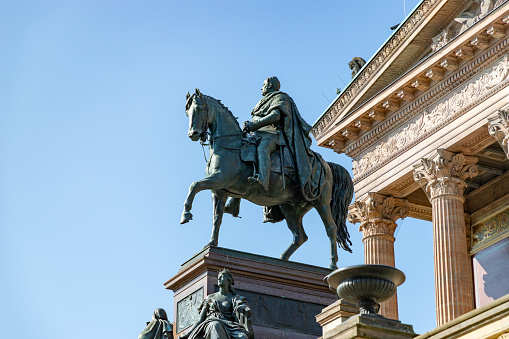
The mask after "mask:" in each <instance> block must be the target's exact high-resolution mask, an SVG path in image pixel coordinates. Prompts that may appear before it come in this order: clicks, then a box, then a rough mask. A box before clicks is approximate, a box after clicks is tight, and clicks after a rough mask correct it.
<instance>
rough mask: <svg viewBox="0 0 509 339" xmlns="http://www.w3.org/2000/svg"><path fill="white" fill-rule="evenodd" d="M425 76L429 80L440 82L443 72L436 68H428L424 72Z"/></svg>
mask: <svg viewBox="0 0 509 339" xmlns="http://www.w3.org/2000/svg"><path fill="white" fill-rule="evenodd" d="M425 75H426V77H427V78H429V79H431V80H435V81H440V80H442V79H443V78H444V71H442V70H440V69H438V68H430V69H428V70H427V71H426V73H425Z"/></svg>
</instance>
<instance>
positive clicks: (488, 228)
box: [473, 208, 509, 246]
mask: <svg viewBox="0 0 509 339" xmlns="http://www.w3.org/2000/svg"><path fill="white" fill-rule="evenodd" d="M506 230H509V208H507V209H506V210H504V211H502V212H500V213H498V214H497V215H495V216H493V217H491V218H490V219H488V220H485V221H483V222H481V223H480V224H478V225H475V226H474V235H473V242H474V243H473V245H474V246H476V245H480V244H481V243H484V242H486V241H488V240H490V239H493V236H497V235H499V234H501V233H502V232H503V231H506Z"/></svg>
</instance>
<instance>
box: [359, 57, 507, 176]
mask: <svg viewBox="0 0 509 339" xmlns="http://www.w3.org/2000/svg"><path fill="white" fill-rule="evenodd" d="M508 77H509V56H508V55H507V54H506V55H504V56H503V57H502V58H501V59H500V60H498V62H495V64H494V65H493V66H492V67H490V68H488V69H486V70H485V71H484V72H482V73H480V74H477V76H475V77H474V78H473V79H472V80H470V81H468V82H466V83H463V84H462V85H461V86H454V87H455V88H457V90H456V91H455V92H453V93H450V94H449V95H447V96H446V97H445V98H443V99H442V100H441V101H439V102H435V103H433V104H431V105H430V106H428V107H426V108H424V109H423V110H422V111H421V112H420V113H419V114H417V115H416V116H414V117H413V119H412V120H410V121H407V122H406V124H405V125H400V127H399V128H398V130H397V131H396V132H394V133H393V134H392V135H390V136H389V137H387V138H386V139H385V140H383V141H382V142H380V143H379V144H378V145H377V146H376V148H375V149H374V150H372V151H369V152H367V153H365V154H364V155H363V156H361V157H360V158H359V159H358V160H354V161H353V174H354V183H357V182H359V181H360V180H362V179H363V178H365V177H366V176H367V175H369V174H370V173H372V172H373V171H375V170H376V169H378V168H380V167H381V166H383V165H385V164H386V163H388V162H389V161H390V160H392V159H393V158H394V157H396V156H398V155H399V154H402V153H403V152H405V151H407V150H409V149H410V148H411V147H413V146H415V145H416V144H417V143H419V142H421V141H422V140H424V139H426V138H428V137H429V136H430V135H431V134H433V133H435V132H436V131H438V130H439V129H440V128H442V127H443V126H445V125H447V124H448V123H450V122H451V121H453V120H454V119H457V118H458V117H459V116H461V115H463V114H465V113H466V112H468V111H469V110H471V109H472V108H473V107H475V106H477V105H478V104H479V103H481V102H482V101H483V100H484V99H485V98H487V97H489V96H491V95H493V94H494V93H496V92H498V91H499V90H500V89H502V88H503V87H505V86H507V85H508V84H509V81H508ZM449 85H450V84H449ZM454 85H456V84H454ZM450 86H451V85H450ZM426 97H428V96H426ZM423 99H424V98H423ZM410 109H411V108H409V110H410ZM405 113H406V112H401V113H400V114H398V116H402V115H404V114H405ZM396 119H397V117H394V119H390V120H391V121H394V120H396Z"/></svg>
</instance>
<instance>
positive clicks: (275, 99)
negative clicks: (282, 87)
mask: <svg viewBox="0 0 509 339" xmlns="http://www.w3.org/2000/svg"><path fill="white" fill-rule="evenodd" d="M275 109H278V110H279V111H280V112H281V114H282V115H283V118H282V121H283V126H282V132H283V136H284V138H285V144H286V146H287V147H288V148H289V150H290V153H291V154H292V156H293V159H294V162H295V167H296V168H295V170H296V172H297V177H298V179H299V184H300V187H301V194H302V197H303V198H304V199H305V200H306V201H313V200H315V199H317V198H318V197H319V196H320V194H321V192H322V187H323V184H324V182H325V166H324V160H323V159H322V157H321V156H320V155H319V154H318V153H315V152H313V151H312V150H311V149H310V146H311V143H312V140H311V137H310V136H309V132H310V131H311V126H310V125H309V124H308V123H307V122H306V121H304V119H303V118H302V116H301V115H300V113H299V110H298V109H297V106H296V105H295V102H294V101H293V99H292V98H291V97H290V96H289V95H288V94H286V93H284V92H281V91H277V92H272V93H269V94H267V95H265V96H264V97H263V98H262V99H261V100H260V101H259V102H258V104H257V105H256V106H255V108H254V109H253V111H252V112H251V114H252V115H253V116H258V117H264V116H267V115H268V114H270V113H271V112H272V111H273V110H275ZM275 127H279V128H280V127H281V126H275Z"/></svg>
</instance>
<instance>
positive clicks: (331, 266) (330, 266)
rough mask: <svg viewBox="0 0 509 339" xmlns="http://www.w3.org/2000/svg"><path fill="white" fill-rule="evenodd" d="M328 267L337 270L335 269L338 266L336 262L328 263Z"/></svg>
mask: <svg viewBox="0 0 509 339" xmlns="http://www.w3.org/2000/svg"><path fill="white" fill-rule="evenodd" d="M329 268H330V269H331V270H337V269H338V266H337V265H336V264H330V265H329Z"/></svg>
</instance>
